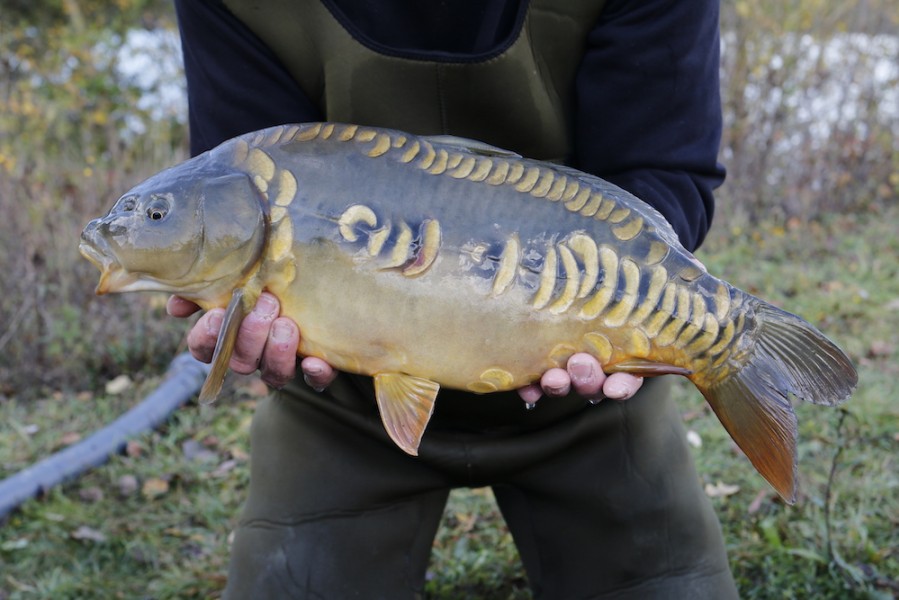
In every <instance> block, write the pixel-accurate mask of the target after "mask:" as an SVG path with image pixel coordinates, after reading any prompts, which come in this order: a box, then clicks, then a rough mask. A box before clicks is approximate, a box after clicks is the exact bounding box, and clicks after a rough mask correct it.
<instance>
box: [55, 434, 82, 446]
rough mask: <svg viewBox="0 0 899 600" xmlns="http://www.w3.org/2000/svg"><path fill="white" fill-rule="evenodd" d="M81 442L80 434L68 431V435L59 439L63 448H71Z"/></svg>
mask: <svg viewBox="0 0 899 600" xmlns="http://www.w3.org/2000/svg"><path fill="white" fill-rule="evenodd" d="M80 441H81V434H80V433H78V432H77V431H69V432H68V433H64V434H62V437H61V438H59V443H60V444H61V445H63V446H71V445H72V444H75V443H78V442H80Z"/></svg>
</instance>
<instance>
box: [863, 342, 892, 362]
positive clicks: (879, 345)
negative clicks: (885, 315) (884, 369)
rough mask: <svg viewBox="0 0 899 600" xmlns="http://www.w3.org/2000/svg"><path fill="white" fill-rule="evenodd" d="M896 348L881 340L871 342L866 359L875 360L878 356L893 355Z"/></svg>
mask: <svg viewBox="0 0 899 600" xmlns="http://www.w3.org/2000/svg"><path fill="white" fill-rule="evenodd" d="M895 349H896V347H895V346H894V345H893V344H891V343H889V342H885V341H883V340H873V341H872V342H871V345H870V346H869V347H868V357H869V358H877V357H880V356H889V355H891V354H892V353H893V351H894V350H895Z"/></svg>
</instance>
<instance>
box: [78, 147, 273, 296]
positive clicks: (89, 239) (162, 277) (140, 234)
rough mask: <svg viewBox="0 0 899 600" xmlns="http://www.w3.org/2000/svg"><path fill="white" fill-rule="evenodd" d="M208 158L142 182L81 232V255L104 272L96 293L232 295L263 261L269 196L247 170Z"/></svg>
mask: <svg viewBox="0 0 899 600" xmlns="http://www.w3.org/2000/svg"><path fill="white" fill-rule="evenodd" d="M209 163H210V160H209V155H208V154H206V155H201V156H200V157H197V158H195V159H191V160H189V161H187V162H184V163H181V164H180V165H178V166H176V167H172V168H171V169H167V170H165V171H162V172H161V173H158V174H157V175H154V176H153V177H151V178H149V179H147V180H146V181H144V182H143V183H141V184H139V185H137V186H136V187H134V188H133V189H131V190H130V191H128V192H127V193H125V194H124V195H123V196H122V197H121V198H119V199H118V200H117V201H116V203H115V204H114V205H113V207H112V209H110V211H109V213H108V214H106V216H104V217H101V218H99V219H94V220H93V221H91V222H90V223H88V224H87V226H86V227H85V228H84V231H83V232H82V234H81V244H80V246H79V250H80V252H81V254H82V255H83V256H84V257H85V258H86V259H87V260H89V261H90V262H91V263H93V264H94V265H95V266H96V267H97V268H98V269H100V273H101V275H100V282H99V284H98V285H97V293H98V294H107V293H117V292H132V291H160V292H170V293H176V294H179V295H181V296H183V297H185V298H188V299H190V300H194V301H196V302H203V301H206V302H213V301H217V300H218V299H220V298H221V297H223V296H225V295H226V294H228V293H229V292H230V289H232V288H233V287H234V286H235V285H238V284H239V283H240V282H241V281H242V279H243V278H244V277H245V276H246V274H247V272H248V271H249V270H250V269H251V268H252V267H253V266H254V265H255V264H256V263H257V261H258V260H260V257H261V256H262V253H263V249H264V245H265V238H266V229H267V228H266V221H267V219H266V212H265V210H264V204H263V202H264V199H263V198H262V196H261V194H260V192H259V190H258V189H257V188H256V186H254V185H253V183H252V181H251V180H250V178H249V176H248V175H247V174H245V173H243V172H240V171H237V170H234V169H230V168H227V167H224V166H222V165H220V164H209Z"/></svg>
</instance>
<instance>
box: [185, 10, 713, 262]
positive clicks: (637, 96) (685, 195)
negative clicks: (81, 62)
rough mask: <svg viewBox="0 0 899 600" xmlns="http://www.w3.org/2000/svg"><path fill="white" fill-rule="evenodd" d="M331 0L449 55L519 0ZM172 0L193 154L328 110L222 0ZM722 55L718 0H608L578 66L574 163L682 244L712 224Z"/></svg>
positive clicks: (477, 45)
mask: <svg viewBox="0 0 899 600" xmlns="http://www.w3.org/2000/svg"><path fill="white" fill-rule="evenodd" d="M330 2H332V3H333V4H336V5H339V7H340V11H339V12H340V13H342V15H343V18H345V19H349V20H350V21H351V22H352V26H353V27H352V29H353V30H357V31H361V32H364V33H365V34H367V35H368V36H369V37H372V38H375V39H377V40H378V41H379V42H380V43H381V44H382V45H383V46H385V47H392V48H396V49H402V50H403V51H404V52H409V51H413V52H414V51H416V50H418V51H421V52H434V51H437V52H449V53H452V54H454V55H456V56H460V55H462V56H464V55H465V54H470V55H478V54H481V53H483V51H484V50H485V49H489V48H492V47H495V46H496V44H497V42H498V41H501V40H502V39H504V38H505V37H506V36H508V34H509V32H510V31H511V29H512V28H513V27H514V21H515V19H516V18H518V16H519V15H520V14H521V11H522V7H521V2H518V1H515V0H452V1H448V2H440V3H430V2H425V1H424V0H381V1H379V2H378V3H376V4H372V3H370V2H365V1H364V0H356V1H353V0H330ZM175 5H176V9H177V14H178V23H179V27H180V29H181V38H182V46H183V52H184V64H185V73H186V77H187V89H188V100H189V118H190V133H191V152H192V154H199V153H200V152H203V151H205V150H208V149H210V148H212V147H214V146H216V145H218V144H219V143H221V142H223V141H225V140H227V139H229V138H231V137H234V136H236V135H239V134H242V133H246V132H248V131H253V130H256V129H262V128H264V127H269V126H272V125H279V124H282V123H300V122H308V121H318V120H323V119H325V118H326V115H322V114H321V113H320V110H319V108H318V107H317V106H316V105H315V104H314V103H313V102H312V101H311V100H310V99H309V98H308V97H307V96H306V95H305V94H304V92H303V90H302V89H300V87H299V85H298V84H297V83H296V81H294V80H293V78H292V77H291V76H290V75H289V74H288V72H287V70H286V69H285V68H284V66H283V65H282V64H281V63H280V62H279V60H278V59H277V58H276V57H275V55H274V54H273V52H272V51H271V50H269V48H268V47H266V45H265V44H264V43H263V42H262V41H261V40H260V39H259V38H257V37H256V36H255V35H254V34H253V33H252V32H251V31H250V30H249V29H248V28H247V27H246V26H245V25H244V24H243V23H241V22H240V21H239V20H238V19H237V18H236V17H234V16H233V15H232V14H231V13H230V12H229V11H228V10H227V8H225V7H224V6H223V5H222V4H221V2H220V1H216V0H175ZM373 8H376V9H377V10H372V9H373ZM718 67H719V36H718V0H608V1H607V2H606V3H605V6H604V7H603V9H602V12H601V14H600V17H599V19H598V20H597V22H596V24H595V25H594V26H593V28H592V30H591V31H590V33H589V35H588V39H587V45H586V48H585V52H584V56H583V58H582V61H581V64H580V66H579V68H578V72H577V75H576V80H575V86H576V89H575V99H576V102H575V105H576V106H575V108H574V111H575V114H574V115H573V119H572V121H573V143H574V147H573V148H572V152H571V156H572V160H571V164H572V166H574V167H577V168H579V169H581V170H583V171H587V172H589V173H593V174H595V175H598V176H599V177H602V178H604V179H607V180H609V181H611V182H612V183H615V184H616V185H618V186H620V187H622V188H624V189H626V190H628V191H630V192H631V193H633V194H635V195H636V196H638V197H639V198H641V199H643V200H644V201H646V202H648V203H649V204H651V205H653V206H654V207H655V208H656V209H658V210H659V212H661V213H662V214H663V215H664V216H665V217H666V218H667V219H668V221H669V222H670V223H671V224H672V226H673V227H674V229H675V231H676V232H677V234H678V236H679V237H680V239H681V242H682V243H683V244H684V246H685V247H687V248H688V249H690V250H693V249H695V248H697V247H698V246H699V244H700V243H701V242H702V240H703V238H704V237H705V234H706V232H707V231H708V227H709V224H710V222H711V218H712V213H713V209H714V199H713V195H712V190H713V189H714V188H715V187H717V186H718V185H720V184H721V182H722V181H723V179H724V169H723V168H722V167H721V165H719V164H718V162H717V153H718V146H719V143H720V138H721V101H720V92H719V84H718ZM600 141H601V142H600Z"/></svg>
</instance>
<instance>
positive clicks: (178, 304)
mask: <svg viewBox="0 0 899 600" xmlns="http://www.w3.org/2000/svg"><path fill="white" fill-rule="evenodd" d="M199 309H200V307H199V306H197V305H196V304H194V303H193V302H190V301H188V300H185V299H183V298H180V297H178V296H172V297H171V298H169V301H168V304H167V305H166V310H167V311H168V313H169V314H170V315H172V316H173V317H180V318H183V317H188V316H190V315H192V314H194V313H195V312H197V311H198V310H199ZM280 311H281V305H280V303H279V302H278V299H277V298H275V296H273V295H272V294H269V293H268V292H263V293H262V294H261V295H260V296H259V300H258V301H257V302H256V306H255V307H254V308H253V310H252V311H251V312H250V314H249V315H247V317H246V318H245V319H244V320H243V323H241V325H240V331H239V332H238V334H237V341H236V342H235V344H234V354H233V355H232V356H231V363H230V365H229V366H230V367H231V369H232V370H234V371H235V372H237V373H241V374H244V375H247V374H250V373H253V372H255V371H256V369H259V371H260V372H261V375H262V380H263V381H265V382H266V383H267V384H269V385H271V386H272V387H275V388H279V387H283V386H284V385H285V384H287V382H288V381H290V380H291V379H293V378H294V377H296V371H297V360H296V353H297V346H298V345H299V343H300V330H299V328H298V327H297V325H296V323H294V322H293V321H292V320H291V319H289V318H287V317H280V316H278V315H279V314H280ZM224 314H225V311H224V309H221V308H214V309H212V310H210V311H208V312H207V313H206V314H205V315H203V316H202V317H200V319H199V320H198V321H197V323H196V324H195V325H194V327H193V328H192V329H191V330H190V332H189V333H188V334H187V346H188V348H189V349H190V352H191V354H192V355H193V356H194V357H195V358H196V359H197V360H200V361H203V362H207V363H208V362H210V361H211V360H212V353H213V351H214V350H215V343H216V340H217V339H218V334H219V330H220V329H221V326H222V319H223V317H224ZM300 370H301V371H302V373H303V377H304V379H305V380H306V383H308V384H309V385H310V386H311V387H312V388H314V389H316V390H324V389H325V388H326V387H328V385H330V384H331V382H332V381H334V378H335V377H337V371H335V370H334V368H333V367H332V366H331V365H329V364H328V363H327V362H325V361H323V360H321V359H320V358H315V357H312V356H307V357H306V358H304V359H303V360H302V361H301V362H300ZM642 383H643V379H642V378H640V377H635V376H633V375H628V374H627V373H614V374H612V375H606V374H605V373H603V371H602V366H601V365H600V364H599V362H598V361H597V360H596V359H595V358H594V357H593V356H590V355H589V354H584V353H580V354H575V355H574V356H572V357H571V358H570V359H569V360H568V365H567V369H550V370H549V371H547V372H546V373H544V374H543V377H542V378H541V379H540V383H539V384H537V383H534V384H531V385H528V386H525V387H523V388H520V389H519V390H518V393H519V395H520V396H521V398H522V400H524V401H525V402H526V403H527V404H528V405H534V404H536V402H537V401H538V400H539V399H540V398H541V397H542V396H543V395H544V394H545V395H546V396H548V397H550V398H553V397H560V396H565V395H567V394H568V393H569V392H571V391H572V390H573V391H574V392H576V393H577V394H579V395H581V396H584V397H585V398H588V399H595V400H596V401H599V400H601V399H602V398H611V399H613V400H627V399H628V398H630V397H631V396H633V395H634V394H635V393H636V392H637V390H638V389H640V386H641V385H642Z"/></svg>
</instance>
